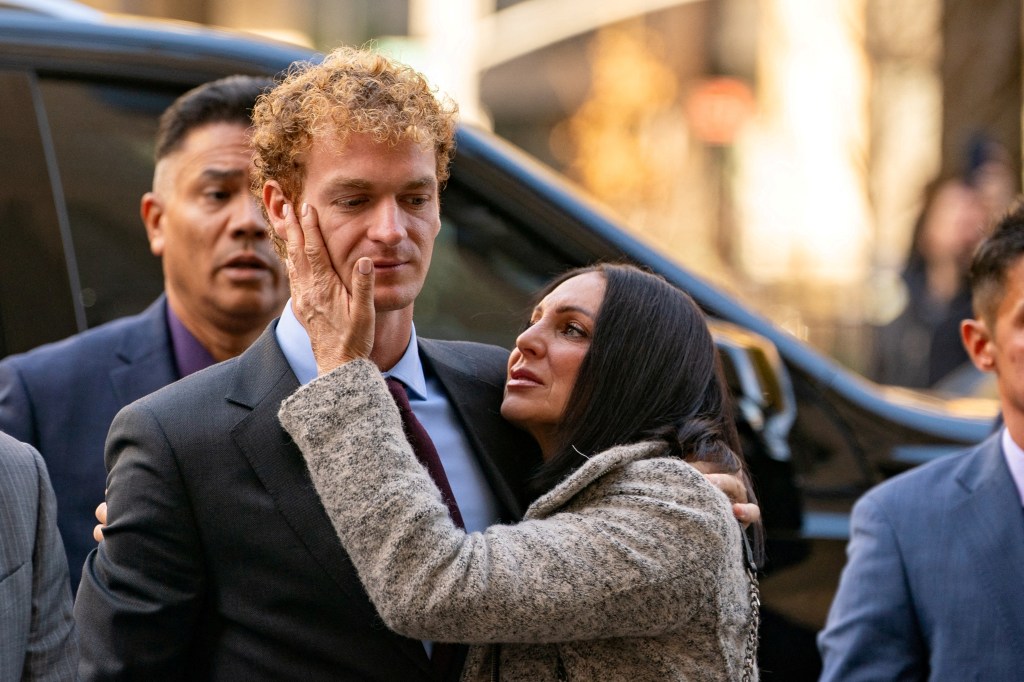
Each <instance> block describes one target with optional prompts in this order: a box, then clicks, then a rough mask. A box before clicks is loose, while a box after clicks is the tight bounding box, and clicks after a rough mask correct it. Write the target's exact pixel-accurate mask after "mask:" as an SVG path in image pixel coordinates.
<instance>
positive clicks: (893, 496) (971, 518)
mask: <svg viewBox="0 0 1024 682" xmlns="http://www.w3.org/2000/svg"><path fill="white" fill-rule="evenodd" d="M847 555H848V559H847V564H846V568H845V569H844V570H843V574H842V577H841V579H840V583H839V591H838V592H837V593H836V596H835V600H834V601H833V603H832V608H831V611H830V612H829V617H828V623H827V624H826V626H825V629H824V630H823V631H822V633H821V634H820V635H819V636H818V646H819V648H820V649H821V652H822V657H823V659H824V670H823V673H822V677H821V679H822V680H948V681H949V682H968V681H970V680H985V681H986V682H999V681H1001V680H1007V681H1010V680H1020V679H1022V675H1024V646H1022V642H1024V590H1022V589H1021V581H1022V577H1024V513H1022V510H1021V500H1020V496H1019V495H1018V493H1017V489H1016V487H1015V486H1014V484H1013V479H1012V478H1011V477H1010V471H1009V469H1008V467H1007V466H1006V461H1005V459H1004V458H1003V453H1002V447H1001V445H1000V434H999V433H996V434H995V435H993V436H991V437H989V438H988V439H987V440H986V441H984V442H983V443H982V444H981V445H979V446H978V447H976V448H974V449H972V450H968V451H967V452H964V453H961V454H958V455H953V456H951V457H947V458H943V459H940V460H938V461H935V462H932V463H930V464H928V465H926V466H923V467H920V468H918V469H915V470H913V471H910V472H908V473H906V474H903V475H901V476H898V477H896V478H894V479H893V480H891V481H887V482H886V483H883V484H882V485H880V486H878V487H877V488H875V489H873V490H871V491H869V492H868V493H867V494H866V495H865V496H864V497H863V498H861V500H860V501H858V503H857V504H856V506H855V507H854V510H853V522H852V534H851V538H850V544H849V546H848V548H847Z"/></svg>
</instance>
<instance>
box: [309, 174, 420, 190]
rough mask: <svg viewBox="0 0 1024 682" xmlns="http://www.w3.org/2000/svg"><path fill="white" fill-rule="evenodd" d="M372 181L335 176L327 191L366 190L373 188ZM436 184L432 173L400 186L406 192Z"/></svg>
mask: <svg viewBox="0 0 1024 682" xmlns="http://www.w3.org/2000/svg"><path fill="white" fill-rule="evenodd" d="M373 186H374V184H373V182H371V181H370V180H365V179H363V178H335V179H334V180H331V181H330V182H329V183H328V185H327V189H328V191H337V190H340V189H361V190H368V189H373ZM436 186H437V178H435V177H434V176H433V175H425V176H423V177H421V178H416V179H414V180H410V181H409V182H407V183H405V184H404V185H402V187H401V191H403V192H408V191H410V190H417V189H431V188H433V187H436Z"/></svg>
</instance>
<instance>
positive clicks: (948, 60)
mask: <svg viewBox="0 0 1024 682" xmlns="http://www.w3.org/2000/svg"><path fill="white" fill-rule="evenodd" d="M87 4H89V5H92V6H94V7H97V8H100V9H104V10H108V11H115V12H125V13H133V14H144V15H150V16H160V17H168V18H174V19H184V20H189V21H196V22H200V23H207V24H212V25H219V26H226V27H231V28H235V29H243V30H248V31H254V32H259V33H263V34H267V35H271V36H274V37H277V38H281V39H285V40H291V41H293V42H301V43H304V44H307V45H310V46H313V47H315V48H317V49H321V50H327V49H330V48H331V47H333V46H335V45H338V44H341V43H348V44H357V45H358V44H364V43H365V42H366V41H368V40H374V41H376V43H377V44H378V45H379V46H380V47H381V48H383V49H388V50H391V51H394V52H395V53H396V54H398V56H400V57H402V58H404V59H407V60H408V61H411V62H413V63H414V64H416V65H417V66H418V67H419V68H421V69H423V70H424V71H426V72H427V73H428V75H429V76H430V77H431V78H432V79H433V80H434V81H435V82H436V83H437V84H439V86H440V87H441V88H442V89H445V90H446V91H448V92H449V93H450V94H452V95H453V96H454V97H455V98H456V99H457V100H458V101H459V102H460V106H461V108H462V111H463V113H464V116H465V117H466V118H467V119H468V120H472V121H474V122H476V123H478V124H480V125H484V126H488V127H491V128H493V129H494V130H495V132H497V133H498V134H499V135H502V136H503V137H506V138H507V139H509V140H511V141H512V142H513V143H515V144H517V145H519V146H520V147H523V148H524V149H526V150H527V151H529V152H530V153H532V154H533V155H535V156H537V157H538V158H540V159H541V160H542V161H545V162H546V163H548V164H549V165H552V166H554V167H555V168H556V169H558V170H560V171H562V172H564V173H565V174H567V175H568V176H569V177H571V178H573V179H574V180H575V181H577V182H578V183H579V184H581V185H582V186H583V187H584V188H586V189H587V190H588V191H590V192H591V193H592V194H594V195H595V196H597V197H598V198H599V199H600V200H602V201H604V203H606V204H607V205H609V206H610V207H611V208H612V209H613V210H614V211H616V212H618V213H619V214H620V215H621V216H622V217H623V218H624V220H625V221H626V223H627V224H628V225H629V226H630V228H631V229H633V230H634V231H636V232H638V233H640V234H641V235H644V236H645V237H646V238H647V239H648V240H649V241H651V242H652V243H654V244H656V245H657V246H659V247H660V248H663V249H665V250H666V251H667V252H669V253H670V254H672V255H673V256H674V257H675V258H676V259H677V260H679V261H680V262H682V263H684V264H685V265H687V266H689V267H690V268H691V269H694V270H695V271H697V272H699V273H700V274H702V275H704V276H705V277H707V278H709V279H712V280H713V281H715V282H716V283H718V284H720V285H722V286H725V287H726V288H728V289H729V290H731V291H733V292H734V293H736V294H737V295H738V296H740V297H741V298H743V299H744V300H746V301H748V302H750V303H752V304H753V306H754V307H755V308H756V309H758V310H760V311H761V312H762V313H763V314H764V315H766V316H767V317H769V318H770V319H772V320H773V321H775V322H776V323H778V324H780V325H782V326H784V327H786V328H787V329H789V330H790V331H791V332H793V333H794V334H796V335H798V336H800V337H802V338H804V339H806V340H808V341H809V342H811V343H812V344H813V345H815V346H816V347H818V348H820V349H821V350H823V351H824V352H826V353H828V354H830V355H832V356H833V357H836V358H837V359H838V360H840V361H841V362H843V363H844V364H847V365H848V366H851V367H853V368H854V369H857V370H861V371H863V370H864V369H865V368H866V367H867V366H869V364H870V354H871V352H872V349H871V334H870V330H871V328H872V326H873V325H877V324H881V323H884V322H885V321H886V320H888V319H891V318H893V317H895V316H896V315H897V314H899V310H900V305H901V301H903V300H905V297H904V298H901V296H903V295H904V293H903V292H902V291H901V286H902V284H901V280H900V277H899V272H900V268H901V267H902V261H903V258H904V256H905V254H906V253H907V250H908V244H909V242H910V239H911V233H912V230H913V224H914V219H915V216H916V215H917V213H918V211H919V210H920V206H921V201H922V196H923V190H924V188H925V186H926V185H927V184H928V183H929V181H931V180H932V179H933V178H935V177H936V176H938V175H939V174H940V173H947V174H949V173H957V172H960V171H961V170H962V169H963V168H964V166H965V164H966V163H967V161H968V159H967V156H968V152H967V148H968V144H969V141H970V140H971V139H973V137H975V136H976V135H977V134H978V133H984V134H985V135H987V136H988V138H990V139H991V140H994V141H995V142H997V143H998V144H999V145H1000V146H1001V147H1002V148H1003V149H1005V150H1006V151H1007V152H1008V160H1009V170H1010V178H1011V183H1012V185H1013V189H1014V191H1016V190H1019V185H1020V175H1021V169H1020V165H1021V163H1020V161H1021V47H1020V45H1021V21H1022V20H1021V4H1022V3H1021V0H899V2H893V1H892V0H825V1H823V2H818V1H815V2H808V1H807V0H675V1H672V0H618V1H617V2H615V3H594V2H592V0H246V1H245V2H242V1H241V0H87Z"/></svg>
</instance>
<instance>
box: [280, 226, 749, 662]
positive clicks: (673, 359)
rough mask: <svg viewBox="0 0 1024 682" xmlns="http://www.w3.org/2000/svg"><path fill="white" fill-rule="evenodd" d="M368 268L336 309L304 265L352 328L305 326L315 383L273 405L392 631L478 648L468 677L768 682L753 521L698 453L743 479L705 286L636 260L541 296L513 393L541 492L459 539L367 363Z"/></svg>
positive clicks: (582, 275)
mask: <svg viewBox="0 0 1024 682" xmlns="http://www.w3.org/2000/svg"><path fill="white" fill-rule="evenodd" d="M289 253H290V254H291V253H292V245H291V244H290V245H289ZM361 267H363V269H365V270H367V271H368V272H367V273H365V274H363V273H360V268H361ZM372 270H373V268H372V267H370V266H369V259H366V258H364V259H361V261H360V263H357V264H356V267H355V269H354V271H353V275H352V278H353V279H352V293H351V294H350V297H351V298H350V300H349V301H348V302H342V303H341V304H340V305H339V304H338V303H337V302H336V301H334V300H332V299H331V297H329V296H327V295H324V296H323V297H322V298H321V299H320V300H319V302H318V303H317V304H311V299H310V297H309V296H308V295H307V294H308V293H309V292H310V291H316V290H317V287H318V286H322V282H323V280H322V279H320V280H319V282H320V284H319V285H318V284H317V283H316V282H317V278H316V277H312V276H311V277H309V278H308V280H303V277H299V276H296V274H295V270H294V269H293V282H292V286H293V295H295V297H294V300H295V301H296V302H298V304H299V305H300V307H302V310H301V313H302V315H303V319H304V320H305V321H306V322H307V323H308V324H312V325H316V324H318V320H321V321H323V324H324V328H330V329H336V328H338V327H339V326H340V327H341V328H344V329H347V330H350V333H346V334H345V335H344V336H345V338H339V336H338V335H332V334H330V333H325V334H315V335H314V334H311V337H313V338H319V339H320V342H319V345H320V346H321V347H317V346H316V345H315V346H314V353H315V355H316V358H317V365H318V369H319V371H320V376H319V377H318V378H317V379H315V380H314V381H313V382H311V383H309V384H307V385H306V386H305V387H303V388H300V389H299V390H298V391H296V393H295V394H293V395H292V396H291V397H290V398H289V399H287V400H286V401H285V402H284V403H283V404H282V407H281V410H280V413H279V418H280V420H281V423H282V424H283V425H284V427H285V429H286V430H287V431H288V432H289V433H290V434H291V436H292V437H293V438H294V440H295V442H296V443H297V444H298V446H299V447H300V448H301V450H302V452H303V455H304V456H305V457H306V460H307V463H308V466H309V471H310V475H311V477H312V479H313V482H314V484H315V485H316V488H317V490H318V492H319V494H320V496H321V500H322V501H323V504H324V507H325V509H326V510H327V513H328V516H329V517H330V518H331V521H332V523H333V524H334V526H335V529H336V531H337V533H338V535H339V537H340V538H341V541H342V544H343V545H344V547H345V549H346V551H347V552H348V553H349V556H350V557H351V559H352V562H353V564H354V565H355V567H356V568H357V570H358V571H359V575H360V578H361V580H362V582H363V584H364V586H365V587H366V590H367V593H368V594H369V596H370V598H371V600H372V601H373V603H374V605H375V606H376V607H377V610H378V612H379V614H380V616H381V618H382V619H383V620H384V622H385V623H386V624H387V625H388V627H390V628H392V629H393V630H395V631H397V632H399V633H402V634H405V635H407V636H410V637H417V638H421V639H428V640H434V641H441V642H463V643H468V644H470V648H469V653H468V655H467V659H466V664H465V667H464V669H463V674H462V679H463V680H487V679H507V680H555V679H575V680H598V679H604V680H612V679H614V680H629V681H630V682H641V681H644V680H651V681H654V680H658V681H662V680H739V679H751V680H753V679H757V677H758V673H757V669H756V664H755V662H754V661H755V649H756V637H757V633H756V617H757V615H756V596H757V595H756V583H754V581H753V578H752V575H751V574H748V572H747V571H746V570H745V554H744V546H745V539H744V534H743V531H742V529H741V528H740V526H739V525H738V523H737V522H736V520H735V519H734V518H733V514H732V510H731V508H730V504H729V502H728V500H727V499H726V497H725V495H723V494H722V493H721V492H720V491H718V490H717V489H716V488H714V487H713V486H712V485H711V484H710V483H708V481H707V480H706V479H705V477H704V476H703V475H702V474H701V473H699V472H698V471H697V469H695V468H694V466H692V464H695V463H698V462H702V463H705V466H710V467H712V468H716V469H718V470H720V471H723V472H734V473H738V474H739V475H740V476H741V477H743V478H744V480H749V479H748V478H747V476H746V472H745V469H744V463H743V461H742V459H741V457H740V456H739V454H738V452H739V450H738V439H737V434H736V431H735V427H734V426H733V421H732V416H731V413H730V409H729V400H728V393H727V389H726V387H725V383H724V380H723V374H722V371H721V368H720V367H719V360H718V355H717V351H716V349H715V346H714V343H713V341H712V338H711V334H710V332H709V330H708V328H707V323H706V321H705V319H704V316H703V313H702V312H701V311H700V309H699V308H698V307H697V305H696V304H695V303H694V302H693V300H692V299H690V297H689V296H687V295H686V294H684V293H683V292H681V291H679V290H678V289H676V288H674V287H672V286H671V285H669V284H668V283H666V282H665V281H664V280H663V279H661V278H659V277H657V276H655V275H652V274H650V273H646V272H643V271H641V270H639V269H637V268H634V267H631V266H623V265H598V266H594V267H590V268H583V269H580V270H574V271H572V272H569V273H566V274H565V275H563V276H561V277H559V278H558V279H556V280H555V281H554V282H552V284H551V285H550V286H548V287H547V288H546V289H545V290H544V291H543V292H542V293H541V298H540V301H539V303H538V304H537V305H536V307H535V308H534V310H533V313H532V315H531V318H530V324H529V325H528V326H527V327H526V329H525V330H524V331H523V332H522V334H520V336H519V337H518V339H517V340H516V347H515V349H514V350H513V351H512V353H511V355H510V358H509V363H508V380H507V383H506V390H505V399H504V401H503V403H502V407H501V413H502V416H504V417H505V418H506V419H508V420H509V421H511V422H512V423H514V424H516V425H518V426H520V427H522V428H523V429H525V430H526V431H527V432H529V433H530V434H531V435H532V436H533V437H534V438H535V439H536V440H537V443H538V445H539V446H540V449H541V452H542V453H543V456H544V464H543V466H542V468H541V470H540V471H539V473H538V475H537V478H536V483H537V486H538V493H539V497H538V498H537V499H536V501H534V502H533V504H532V505H531V506H530V508H529V509H528V510H527V512H526V514H525V517H524V519H523V521H522V522H520V523H518V524H512V525H496V526H491V527H489V528H487V529H486V530H485V531H483V532H476V533H466V532H465V531H463V530H462V529H460V528H459V527H458V526H457V525H456V523H455V522H453V521H452V518H451V517H450V516H449V511H448V508H447V506H446V503H445V501H444V499H443V497H442V493H441V492H440V491H439V490H438V488H437V486H436V485H435V484H434V482H433V481H432V479H431V478H430V476H429V475H428V473H427V471H426V469H425V468H424V467H423V466H422V465H421V464H420V463H419V462H418V461H417V459H416V457H415V455H414V454H413V452H412V449H411V448H410V446H409V445H408V443H407V442H406V438H405V435H404V433H403V427H402V422H401V418H400V415H399V410H398V409H396V406H395V403H394V402H392V399H391V396H390V395H389V392H388V389H387V388H386V387H385V382H384V380H383V379H382V378H381V374H380V371H379V370H378V369H377V367H376V366H375V365H374V364H372V363H371V362H369V361H368V360H367V359H366V357H367V356H368V349H369V348H370V347H371V346H372V335H373V315H374V313H373V297H372V290H373V284H372V280H373V272H372ZM319 274H321V275H322V274H323V273H319ZM335 276H336V275H335ZM303 301H305V303H303ZM346 303H347V304H346ZM329 318H334V320H335V321H334V322H333V323H332V322H331V321H330V320H329ZM339 319H340V320H342V323H341V324H340V325H339V324H338V323H337V320H339ZM323 344H327V345H331V346H332V347H331V348H325V347H323ZM748 495H749V496H750V498H751V499H753V496H752V492H748ZM746 558H748V559H749V548H748V549H747V557H746Z"/></svg>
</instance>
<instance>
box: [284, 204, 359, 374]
mask: <svg viewBox="0 0 1024 682" xmlns="http://www.w3.org/2000/svg"><path fill="white" fill-rule="evenodd" d="M283 213H284V217H285V222H286V231H287V238H288V280H289V282H290V283H291V292H292V304H293V307H294V308H295V313H296V316H297V317H298V319H299V320H300V321H301V322H302V326H303V327H305V328H306V333H308V334H309V340H310V344H311V345H312V347H313V356H314V357H315V358H316V366H317V370H318V371H319V373H320V374H326V373H327V372H330V371H331V370H332V369H334V368H336V367H338V366H339V365H342V364H344V363H346V362H350V361H352V360H356V359H359V358H368V357H370V351H371V350H373V334H374V320H375V312H374V307H373V261H371V260H370V259H369V258H360V259H359V260H358V261H356V264H355V267H353V269H352V277H351V280H350V286H349V287H346V286H345V283H344V281H343V280H342V278H341V276H340V275H339V274H338V272H337V271H336V270H335V269H334V265H333V264H332V263H331V260H330V257H329V255H328V253H327V248H326V246H325V245H324V239H323V234H321V232H320V225H319V221H318V219H317V213H316V209H315V208H313V207H312V206H310V205H309V204H303V205H302V210H301V212H300V215H298V216H296V215H295V212H294V211H292V210H291V206H290V205H286V206H285V208H284V211H283Z"/></svg>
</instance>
